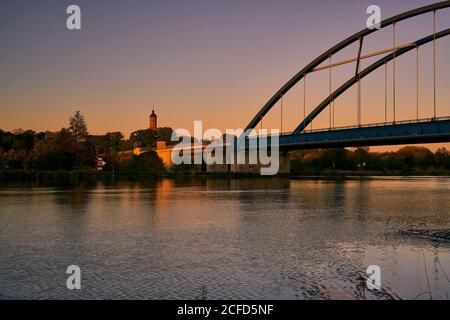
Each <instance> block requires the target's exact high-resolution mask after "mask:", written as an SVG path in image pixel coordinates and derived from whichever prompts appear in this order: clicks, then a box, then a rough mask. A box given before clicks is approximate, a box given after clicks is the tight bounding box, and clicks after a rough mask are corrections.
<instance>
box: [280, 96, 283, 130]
mask: <svg viewBox="0 0 450 320" xmlns="http://www.w3.org/2000/svg"><path fill="white" fill-rule="evenodd" d="M280 113H281V114H280V116H281V117H280V118H281V119H280V122H281V124H280V133H283V96H281V108H280Z"/></svg>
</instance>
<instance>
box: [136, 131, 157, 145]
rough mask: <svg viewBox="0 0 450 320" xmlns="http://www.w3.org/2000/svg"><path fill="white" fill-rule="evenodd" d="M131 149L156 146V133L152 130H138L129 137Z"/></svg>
mask: <svg viewBox="0 0 450 320" xmlns="http://www.w3.org/2000/svg"><path fill="white" fill-rule="evenodd" d="M130 142H131V144H132V145H133V147H154V146H155V144H156V133H155V132H154V131H153V130H150V129H146V130H138V131H134V132H132V133H131V135H130Z"/></svg>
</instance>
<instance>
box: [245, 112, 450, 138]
mask: <svg viewBox="0 0 450 320" xmlns="http://www.w3.org/2000/svg"><path fill="white" fill-rule="evenodd" d="M445 120H450V116H446V117H437V118H433V117H431V118H422V119H414V120H402V121H395V122H394V121H392V122H379V123H370V124H361V125H352V126H342V127H334V128H322V129H314V130H308V131H304V132H302V133H295V132H283V133H280V134H267V135H258V136H255V137H271V136H289V135H292V134H299V135H303V134H309V133H317V132H330V131H339V130H348V129H360V128H373V127H384V126H393V125H401V124H413V123H426V122H433V121H445ZM249 138H252V137H249Z"/></svg>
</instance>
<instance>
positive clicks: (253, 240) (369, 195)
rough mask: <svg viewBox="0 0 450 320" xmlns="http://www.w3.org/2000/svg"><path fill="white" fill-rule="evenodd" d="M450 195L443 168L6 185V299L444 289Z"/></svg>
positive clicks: (1, 284) (421, 293)
mask: <svg viewBox="0 0 450 320" xmlns="http://www.w3.org/2000/svg"><path fill="white" fill-rule="evenodd" d="M449 195H450V179H449V178H368V179H345V180H342V181H335V180H333V181H330V180H328V181H327V180H321V179H301V180H289V179H270V180H263V179H254V180H192V181H184V182H177V181H173V180H162V181H158V182H154V183H129V182H128V183H125V182H122V183H116V184H113V185H104V184H101V183H97V184H95V185H80V186H77V187H71V188H61V187H45V188H44V187H36V186H24V185H15V184H13V185H11V184H10V185H3V186H0V299H12V298H33V299H34V298H37V299H38V298H42V299H49V298H62V299H71V298H76V299H78V298H88V299H105V298H113V299H119V298H137V299H196V298H205V297H206V298H208V299H329V298H336V299H364V298H367V299H391V298H394V299H398V298H401V299H414V298H416V297H418V298H419V299H428V298H430V294H429V293H427V292H430V291H431V296H432V298H433V299H447V298H448V296H449V295H450V279H449V278H448V277H449V276H450V231H448V230H450V197H449ZM69 265H78V266H79V267H80V268H81V274H82V281H81V282H82V289H81V290H73V291H69V290H67V289H66V279H67V278H66V277H67V276H68V275H67V274H66V268H67V266H69ZM369 265H378V266H380V267H381V272H382V275H381V278H382V279H381V281H382V287H383V290H382V291H381V292H378V293H373V292H370V291H368V290H367V289H365V285H364V281H365V280H364V279H365V278H366V273H365V271H366V268H367V267H368V266H369Z"/></svg>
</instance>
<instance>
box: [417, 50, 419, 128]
mask: <svg viewBox="0 0 450 320" xmlns="http://www.w3.org/2000/svg"><path fill="white" fill-rule="evenodd" d="M416 118H417V120H419V46H417V47H416Z"/></svg>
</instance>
